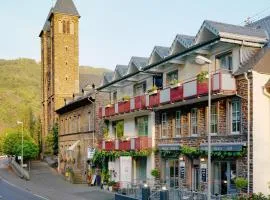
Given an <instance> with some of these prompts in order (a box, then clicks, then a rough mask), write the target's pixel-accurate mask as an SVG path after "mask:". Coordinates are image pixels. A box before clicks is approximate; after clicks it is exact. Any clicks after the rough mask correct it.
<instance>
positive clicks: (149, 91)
mask: <svg viewBox="0 0 270 200" xmlns="http://www.w3.org/2000/svg"><path fill="white" fill-rule="evenodd" d="M156 90H158V87H157V86H156V85H154V86H153V87H152V88H151V89H149V90H148V91H147V92H148V93H151V92H154V91H156Z"/></svg>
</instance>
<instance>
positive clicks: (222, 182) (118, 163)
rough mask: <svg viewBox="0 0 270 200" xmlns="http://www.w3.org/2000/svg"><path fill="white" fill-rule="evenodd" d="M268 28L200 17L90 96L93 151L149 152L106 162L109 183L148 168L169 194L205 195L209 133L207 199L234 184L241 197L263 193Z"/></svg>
mask: <svg viewBox="0 0 270 200" xmlns="http://www.w3.org/2000/svg"><path fill="white" fill-rule="evenodd" d="M269 24H270V17H267V18H264V19H262V20H260V21H257V22H255V23H252V24H249V25H246V26H238V25H231V24H225V23H219V22H213V21H207V20H206V21H204V22H203V24H202V25H201V27H200V29H199V31H198V33H197V34H196V35H195V36H186V35H177V36H176V37H175V40H174V41H173V43H172V45H171V46H170V47H160V46H156V47H154V49H153V51H152V53H151V55H150V57H149V58H138V57H132V58H131V60H130V62H129V64H128V65H127V66H122V65H118V66H116V68H115V71H114V73H113V74H112V75H110V76H108V75H106V76H104V80H103V82H102V85H101V86H100V87H99V88H98V89H97V90H98V91H99V92H109V93H110V102H107V103H106V104H104V105H103V106H102V107H100V108H99V117H100V118H102V119H104V120H105V121H106V124H107V129H105V130H106V131H105V132H104V134H105V135H106V137H104V139H103V141H102V144H101V148H102V149H103V150H104V151H113V150H115V151H122V152H128V151H141V150H144V149H154V151H152V153H150V154H148V155H147V156H146V157H140V158H137V157H132V154H131V155H129V156H121V157H120V158H118V159H115V160H113V161H111V162H110V163H109V170H110V171H111V172H112V174H113V175H114V176H113V178H114V179H115V180H116V181H120V182H123V183H125V182H133V181H134V182H135V181H137V180H139V181H146V180H147V179H150V178H153V177H152V176H151V170H152V169H154V168H157V169H158V170H159V171H160V175H161V176H160V179H161V180H162V181H164V182H165V183H166V184H167V185H168V186H170V187H184V188H188V189H192V190H197V191H198V190H201V191H205V190H207V178H208V175H207V168H208V165H207V145H208V139H207V136H208V132H210V133H211V150H212V159H211V163H212V164H211V169H212V172H211V183H212V188H211V191H212V193H213V194H216V193H218V194H228V193H233V192H236V186H235V178H237V177H243V178H246V179H247V180H248V181H249V184H248V186H249V187H248V191H250V192H256V193H257V192H263V193H265V194H269V188H268V184H269V181H270V161H269V160H270V156H269V155H270V154H269V152H270V145H269V142H270V124H269V120H270V115H269V113H270V107H269V105H270V104H269V102H270V101H269V100H270V99H269V87H268V85H269V78H270V75H269V72H270V67H269V61H270V51H269V47H268V41H269V35H268V34H269V31H270V30H269ZM205 61H207V63H206V62H205ZM208 65H210V66H209V67H210V74H209V73H208ZM208 79H210V83H211V88H210V90H211V91H210V93H211V110H209V109H208V101H207V100H208V92H209V91H208ZM209 112H210V118H209V119H208V117H207V116H208V113H209ZM208 120H210V127H209V126H208V122H209V121H208ZM127 155H128V154H127Z"/></svg>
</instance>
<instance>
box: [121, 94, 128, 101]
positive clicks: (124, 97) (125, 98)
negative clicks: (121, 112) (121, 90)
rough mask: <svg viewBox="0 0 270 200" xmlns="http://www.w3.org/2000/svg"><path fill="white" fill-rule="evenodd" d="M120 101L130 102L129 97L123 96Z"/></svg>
mask: <svg viewBox="0 0 270 200" xmlns="http://www.w3.org/2000/svg"><path fill="white" fill-rule="evenodd" d="M122 100H123V101H129V100H130V96H128V95H125V96H123V97H122Z"/></svg>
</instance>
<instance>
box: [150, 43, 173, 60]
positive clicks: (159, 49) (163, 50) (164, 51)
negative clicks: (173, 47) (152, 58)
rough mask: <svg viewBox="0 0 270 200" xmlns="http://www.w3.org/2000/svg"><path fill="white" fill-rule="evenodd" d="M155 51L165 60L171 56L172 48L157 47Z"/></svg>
mask: <svg viewBox="0 0 270 200" xmlns="http://www.w3.org/2000/svg"><path fill="white" fill-rule="evenodd" d="M154 51H156V53H157V54H158V55H159V56H160V57H161V58H162V59H163V58H165V57H167V56H168V55H169V52H170V48H169V47H162V46H155V48H154Z"/></svg>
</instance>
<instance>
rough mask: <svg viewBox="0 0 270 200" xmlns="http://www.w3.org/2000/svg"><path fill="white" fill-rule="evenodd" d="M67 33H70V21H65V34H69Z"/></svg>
mask: <svg viewBox="0 0 270 200" xmlns="http://www.w3.org/2000/svg"><path fill="white" fill-rule="evenodd" d="M69 33H70V22H69V21H67V34H69Z"/></svg>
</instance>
